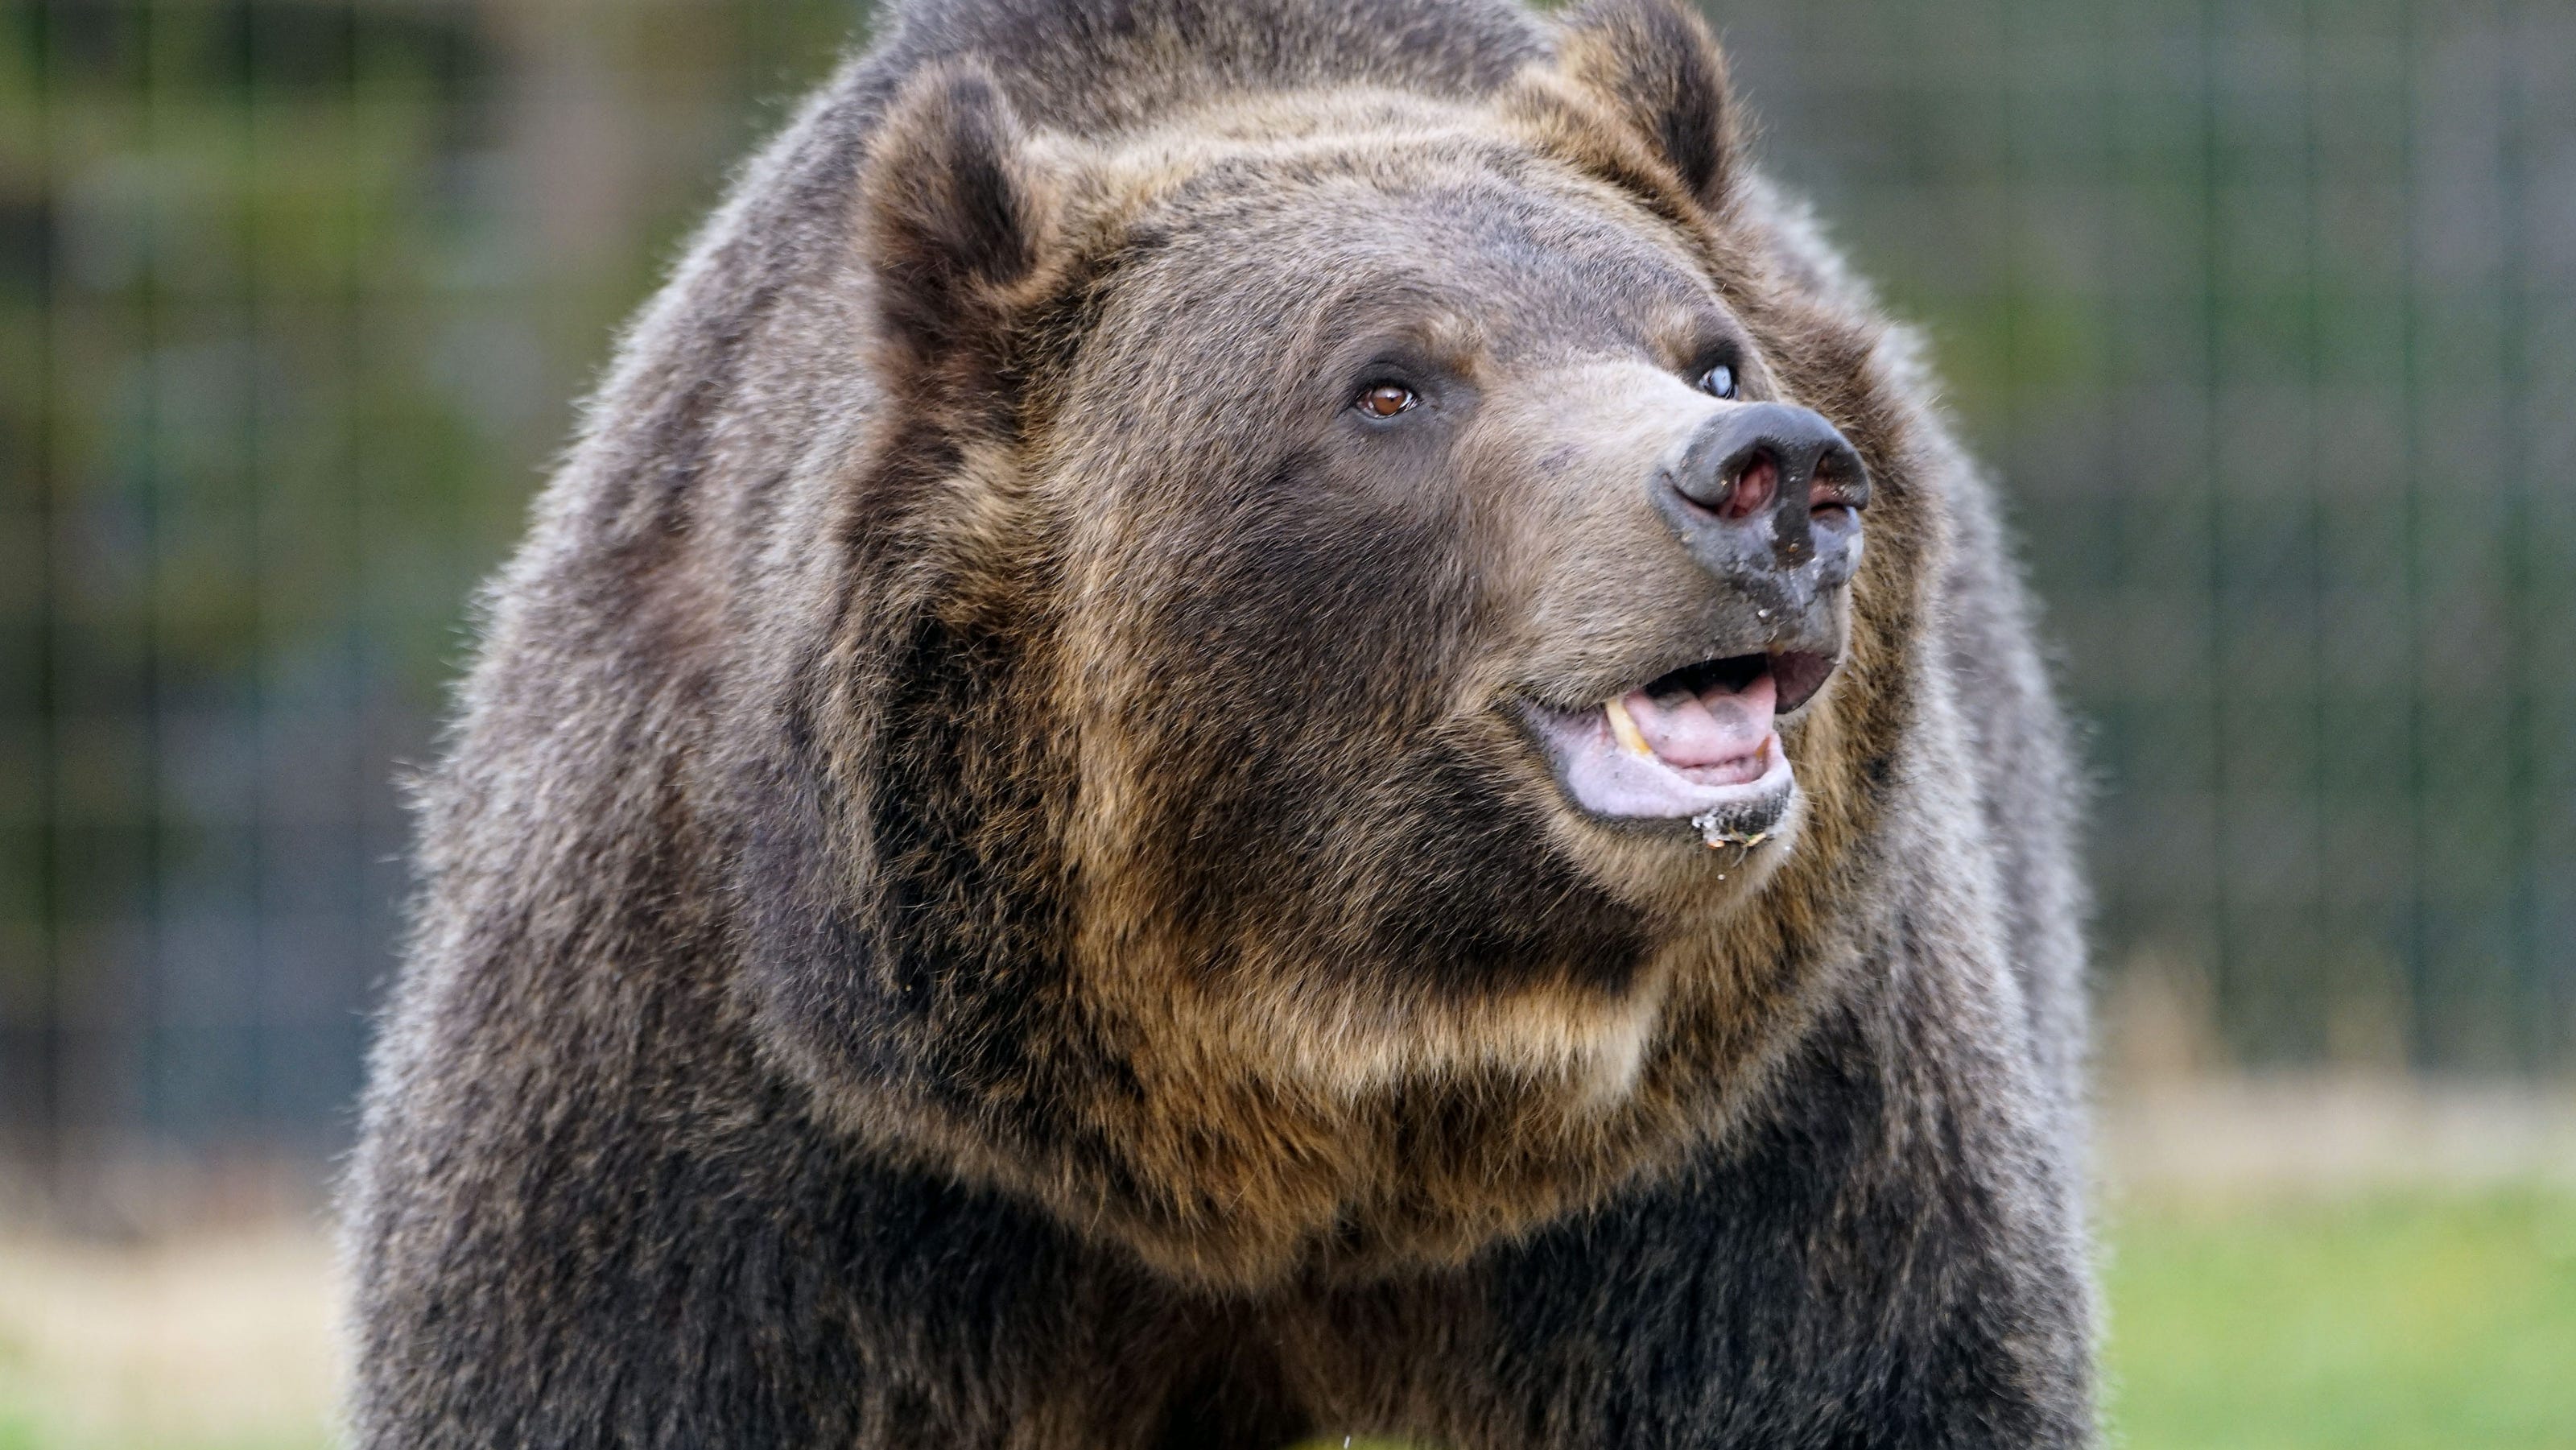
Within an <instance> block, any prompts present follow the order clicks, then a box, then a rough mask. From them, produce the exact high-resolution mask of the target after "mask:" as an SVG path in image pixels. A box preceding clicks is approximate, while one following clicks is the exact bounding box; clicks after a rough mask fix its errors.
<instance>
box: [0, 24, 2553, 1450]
mask: <svg viewBox="0 0 2576 1450" xmlns="http://www.w3.org/2000/svg"><path fill="white" fill-rule="evenodd" d="M1389 3H1390V4H1395V3H1399V0H1389ZM1710 14H1711V17H1712V19H1713V20H1715V21H1716V22H1717V24H1718V25H1719V26H1720V28H1721V31H1722V33H1723V35H1724V37H1725V39H1726V41H1727V43H1728V47H1729V52H1730V56H1731V59H1732V64H1733V69H1734V76H1735V80H1736V84H1737V86H1738V89H1739V91H1740V93H1741V94H1742V95H1743V96H1744V97H1745V98H1746V99H1747V101H1748V102H1749V104H1750V106H1751V107H1752V109H1753V111H1754V112H1755V113H1756V115H1757V116H1758V117H1759V119H1760V121H1761V122H1762V129H1761V140H1760V149H1761V154H1762V156H1763V157H1764V159H1765V160H1766V162H1767V163H1768V164H1769V165H1770V166H1771V168H1772V169H1773V170H1774V171H1775V172H1777V173H1778V174H1779V175H1780V176H1782V177H1783V178H1784V179H1786V180H1788V181H1789V182H1791V183H1792V184H1793V185H1794V186H1796V187H1797V188H1799V189H1802V190H1804V191H1806V192H1807V193H1809V194H1810V195H1812V196H1813V197H1814V199H1815V200H1816V202H1817V203H1818V206H1819V209H1820V210H1821V212H1822V214H1823V215H1824V217H1825V218H1826V220H1827V222H1828V224H1829V226H1830V228H1831V230H1832V231H1833V232H1834V234H1835V235H1836V236H1837V237H1839V238H1840V240H1841V241H1842V242H1843V243H1844V244H1845V245H1846V246H1847V247H1848V248H1849V249H1850V250H1851V252H1852V253H1853V254H1854V256H1855V258H1856V260H1857V261H1858V262H1859V264H1860V265H1861V267H1862V269H1863V270H1864V271H1865V272H1867V273H1868V274H1870V275H1872V276H1874V277H1875V278H1877V279H1878V280H1879V281H1880V282H1881V284H1882V285H1883V287H1884V290H1885V293H1886V295H1887V297H1888V299H1889V300H1890V302H1891V303H1892V305H1893V306H1894V307H1895V308H1896V309H1897V310H1898V311H1900V312H1901V313H1903V314H1904V315H1906V316H1908V317H1910V318H1911V319H1913V320H1914V321H1916V322H1918V323H1919V324H1921V325H1922V327H1923V328H1924V329H1925V330H1926V332H1927V334H1928V335H1929V337H1930V339H1931V341H1932V343H1933V346H1934V349H1935V352H1936V356H1937V358H1938V361H1939V366H1940V371H1941V373H1942V375H1943V377H1944V378H1945V379H1946V382H1947V385H1948V387H1949V388H1950V393H1949V396H1948V402H1949V405H1950V406H1951V407H1952V408H1953V409H1954V410H1955V411H1956V413H1957V415H1958V417H1959V419H1960V422H1961V424H1962V427H1963V428H1964V430H1965V432H1966V433H1967V434H1968V435H1969V437H1970V438H1971V439H1972V440H1973V442H1974V444H1975V446H1976V447H1977V449H1978V450H1979V452H1980V453H1981V454H1982V456H1983V457H1984V458H1986V459H1987V460H1988V461H1989V462H1990V463H1991V464H1992V466H1993V467H1994V469H1995V470H1996V471H1997V473H1998V474H1999V475H2000V476H2001V477H2002V479H2003V480H2004V482H2005V485H2006V490H2007V493H2008V496H2009V498H2010V500H2011V506H2012V512H2013V517H2014V521H2015V523H2016V525H2017V528H2018V530H2019V533H2020V536H2021V538H2022V540H2023V547H2024V552H2025V554H2026V556H2027V558H2028V561H2029V564H2030V566H2031V570H2032V572H2033V574H2034V575H2035V577H2036V580H2037V583H2038V587H2039V591H2040V593H2041V595H2042V596H2043V598H2044V599H2045V600H2046V602H2047V606H2048V620H2049V626H2050V630H2051V633H2052V635H2053V638H2054V639H2055V641H2056V643H2057V645H2058V648H2059V656H2060V658H2059V664H2060V677H2061V678H2062V680H2063V681H2064V683H2065V686H2066V689H2067V692H2068V694H2069V696H2070V698H2071V700H2072V702H2073V704H2074V706H2075V708H2076V710H2077V711H2078V712H2079V713H2080V715H2081V716H2082V718H2083V719H2084V721H2085V722H2086V723H2087V727H2088V735H2087V745H2088V750H2089V754H2090V760H2091V762H2092V767H2093V770H2094V773H2095V776H2096V779H2097V782H2098V788H2099V799H2098V802H2097V806H2096V810H2095V829H2094V841H2093V861H2094V874H2095V879H2096V880H2097V882H2098V883H2099V888H2100V898H2101V911H2100V919H2099V924H2098V931H2097V940H2098V961H2099V966H2100V980H2099V995H2100V1001H2101V1003H2102V1008H2103V1023H2104V1041H2103V1045H2102V1052H2101V1084H2102V1086H2101V1091H2100V1097H2101V1102H2102V1109H2103V1117H2104V1132H2105V1148H2104V1154H2103V1164H2102V1168H2103V1173H2104V1176H2105V1180H2106V1191H2105V1194H2104V1198H2103V1203H2104V1209H2103V1212H2104V1218H2105V1226H2106V1237H2107V1241H2108V1243H2109V1245H2110V1250H2111V1253H2110V1259H2109V1264H2108V1269H2107V1280H2108V1284H2109V1290H2110V1293H2109V1305H2110V1314H2111V1330H2112V1339H2111V1361H2112V1368H2113V1371H2114V1376H2115V1389H2114V1398H2113V1423H2114V1425H2115V1428H2116V1430H2117V1432H2118V1433H2119V1434H2120V1435H2121V1436H2122V1437H2123V1438H2124V1439H2125V1441H2126V1442H2127V1443H2130V1444H2134V1445H2138V1446H2162V1445H2176V1446H2179V1445H2207V1446H2262V1445H2282V1446H2290V1445H2347V1446H2348V1445H2426V1446H2483V1445H2494V1446H2558V1447H2567V1446H2576V0H2496V3H2464V4H2452V3H2433V0H2228V3H2220V0H2128V3H2124V4H2119V5H2103V4H2098V3H2087V0H1712V4H1711V9H1710ZM0 17H5V20H0V1450H15V1447H34V1446H48V1447H51V1446H58V1445H59V1446H125V1445H137V1446H139V1445H147V1444H149V1445H163V1446H179V1447H183V1450H185V1447H193V1446H215V1445H226V1446H236V1447H243V1450H249V1447H272V1446H281V1447H282V1446H287V1445H309V1444H320V1443H324V1442H325V1437H326V1436H327V1434H328V1431H327V1428H326V1426H327V1413H328V1402H329V1393H330V1391H329V1385H330V1378H331V1375H332V1368H331V1339H330V1327H329V1308H328V1306H329V1288H328V1283H329V1256H328V1249H327V1240H326V1239H325V1238H324V1236H323V1227H322V1226H323V1224H324V1223H325V1219H326V1213H327V1206H326V1194H327V1184H328V1179H329V1175H330V1173H331V1172H332V1170H333V1165H334V1160H335V1155H336V1154H338V1153H339V1152H340V1151H342V1150H343V1149H344V1148H345V1147H346V1145H347V1143H348V1141H349V1137H350V1131H351V1125H352V1114H351V1099H352V1095H353V1093H354V1092H355V1090H356V1088H357V1085H358V1082H359V1077H360V1067H361V1061H362V1054H363V1052H364V1049H365V1046H366V1042H367V1037H368V1031H369V1018H368V1013H369V1011H370V1009H371V1006H372V1004H373V1003H374V1002H375V1000H376V998H377V995H378V993H379V992H380V990H381V988H382V986H383V983H384V980H385V978H386V975H387V973H388V971H389V970H390V968H391V967H392V964H393V944H394V941H395V938H396V936H397V933H398V930H399V922H400V913H401V908H402V900H403V896H404V892H405V890H406V878H405V868H404V865H403V861H402V856H403V852H404V849H405V844H406V821H405V819H404V814H403V806H402V795H401V787H400V778H401V775H402V773H403V772H404V770H406V769H407V768H409V767H410V766H412V765H415V764H417V763H419V762H422V761H424V760H425V759H427V758H428V757H429V755H430V754H431V752H432V750H433V748H434V741H435V731H436V721H437V719H438V716H439V712H440V710H441V709H442V700H443V695H442V691H443V689H444V687H445V685H446V682H447V681H448V680H449V678H450V677H451V676H452V674H453V673H454V672H455V670H456V668H457V666H458V663H459V661H460V660H461V658H462V657H463V655H464V653H465V650H466V648H467V634H466V626H467V612H466V601H467V599H468V596H469V595H470V592H471V591H472V589H473V588H474V586H475V584H476V582H477V581H478V580H479V579H480V578H481V577H483V576H484V575H485V574H486V573H487V572H489V571H490V570H491V569H492V568H493V567H494V565H495V564H496V563H497V562H498V561H499V560H500V559H501V557H502V556H503V554H504V553H505V551H506V550H507V549H508V548H509V546H510V544H511V542H512V540H513V539H514V537H515V535H516V534H517V532H518V530H519V528H520V526H521V523H522V520H523V518H524V515H525V510H526V507H527V503H528V500H529V498H530V495H531V493H532V491H533V490H534V489H535V488H536V487H537V485H538V484H539V482H540V480H541V479H542V477H543V474H544V472H545V468H546V465H547V461H548V459H549V458H550V457H551V456H552V454H553V453H554V451H555V450H556V449H558V448H559V447H560V446H561V445H562V442H563V440H564V439H565V437H566V435H567V432H568V430H569V428H570V427H571V424H572V420H573V417H574V412H575V406H576V400H577V399H578V397H579V395H580V394H581V393H582V391H583V390H584V388H585V387H586V386H587V384H588V381H589V380H590V379H591V378H592V377H593V376H595V375H596V373H597V371H598V369H599V368H600V366H601V365H602V363H603V362H604V361H605V359H606V356H607V353H608V350H609V346H610V340H611V336H612V331H613V329H614V327H615V326H616V324H617V322H618V320H619V319H620V318H621V317H622V316H623V315H625V314H626V313H627V312H629V311H630V310H631V309H632V308H633V307H634V306H635V305H636V304H637V303H638V302H639V301H640V300H641V299H642V298H643V297H644V296H645V295H646V294H647V293H648V292H649V291H650V289H651V288H652V286H653V285H654V282H655V280H656V277H657V275H658V273H659V270H660V268H661V267H662V266H663V265H665V264H666V263H667V262H668V261H669V260H670V259H671V257H672V256H673V254H674V251H675V249H676V248H677V246H678V245H679V244H680V241H681V239H682V238H683V236H684V235H685V233H686V231H687V229H688V227H689V226H690V225H692V224H693V222H694V221H695V220H696V218H697V217H698V216H699V215H701V214H702V213H703V212H704V211H705V210H706V209H707V208H708V207H709V206H710V205H711V204H712V202H713V201H714V200H715V199H716V197H717V196H718V195H719V193H720V190H721V187H722V185H723V181H724V179H725V177H726V175H727V172H728V170H729V168H730V166H731V165H732V164H733V163H734V162H735V161H736V160H737V159H739V158H740V157H741V156H742V155H743V154H744V153H745V152H746V150H747V149H748V148H749V147H750V146H752V145H753V144H754V143H755V142H756V141H757V140H758V139H759V138H760V137H761V136H762V135H764V134H765V133H766V132H768V131H770V130H771V129H773V128H774V127H775V126H776V125H777V124H779V122H780V121H781V120H782V119H783V117H784V115H785V112H786V109H787V107H788V106H790V105H791V104H792V103H793V101H794V99H795V98H796V97H797V95H798V94H799V93H800V92H801V91H802V90H803V89H804V88H805V87H806V86H807V85H809V84H811V83H812V82H813V81H815V80H817V79H819V78H820V77H821V76H822V75H823V74H824V73H825V71H826V70H827V69H828V68H829V66H830V64H831V61H832V59H833V57H834V55H835V53H836V51H837V50H838V49H839V47H840V46H841V45H842V44H843V43H844V41H845V40H846V39H847V38H848V37H850V36H851V35H852V34H854V33H863V31H864V26H865V24H866V19H867V15H866V10H865V7H864V6H857V5H853V4H850V3H846V0H763V3H748V0H746V3H735V4H719V3H714V0H0Z"/></svg>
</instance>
